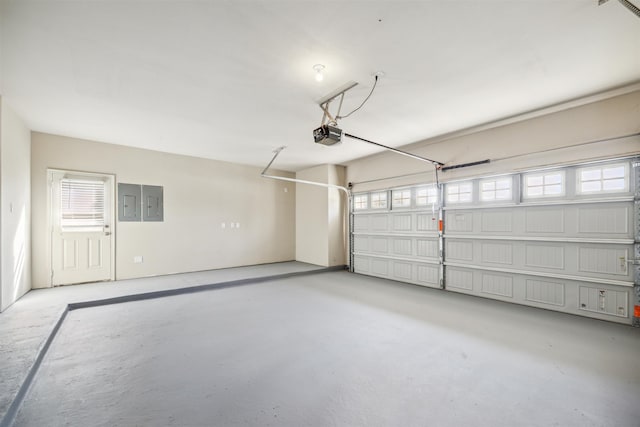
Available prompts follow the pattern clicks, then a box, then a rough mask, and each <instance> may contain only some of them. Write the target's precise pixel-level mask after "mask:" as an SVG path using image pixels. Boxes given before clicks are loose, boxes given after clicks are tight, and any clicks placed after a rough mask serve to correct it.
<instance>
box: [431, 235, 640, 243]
mask: <svg viewBox="0 0 640 427" xmlns="http://www.w3.org/2000/svg"><path fill="white" fill-rule="evenodd" d="M443 237H444V238H445V239H474V240H515V241H524V242H557V243H594V244H607V245H633V244H634V243H635V241H634V240H633V239H590V238H588V237H548V236H542V237H527V236H483V235H481V234H466V235H456V234H445V235H444V236H443Z"/></svg>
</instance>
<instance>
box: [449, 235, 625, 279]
mask: <svg viewBox="0 0 640 427" xmlns="http://www.w3.org/2000/svg"><path fill="white" fill-rule="evenodd" d="M521 239H525V238H521ZM631 256H632V253H631V247H630V246H626V245H615V244H604V243H603V244H593V243H592V244H587V243H561V242H535V241H523V240H493V239H492V240H480V239H454V238H449V239H446V240H445V257H446V260H447V261H446V263H445V264H449V263H451V264H464V265H468V266H469V267H478V268H482V269H496V270H504V269H506V270H513V271H514V272H519V273H527V272H531V273H534V274H538V275H540V274H542V275H544V274H548V275H550V276H554V275H564V276H576V277H577V278H579V277H586V278H591V279H615V280H619V281H626V282H629V283H630V282H633V279H634V277H633V271H632V269H631V268H630V267H629V265H630V264H629V262H628V260H629V259H630V257H631Z"/></svg>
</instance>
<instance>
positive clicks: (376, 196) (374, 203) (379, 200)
mask: <svg viewBox="0 0 640 427" xmlns="http://www.w3.org/2000/svg"><path fill="white" fill-rule="evenodd" d="M386 207H387V192H386V191H381V192H378V193H371V209H386Z"/></svg>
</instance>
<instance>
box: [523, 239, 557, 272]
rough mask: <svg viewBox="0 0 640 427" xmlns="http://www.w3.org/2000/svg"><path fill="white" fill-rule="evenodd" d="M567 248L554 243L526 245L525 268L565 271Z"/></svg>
mask: <svg viewBox="0 0 640 427" xmlns="http://www.w3.org/2000/svg"><path fill="white" fill-rule="evenodd" d="M565 265H566V264H565V248H564V246H563V245H561V244H557V243H556V244H553V243H525V245H524V266H525V267H526V268H530V269H541V270H548V269H550V270H554V271H555V270H564V269H565Z"/></svg>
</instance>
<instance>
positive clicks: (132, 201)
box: [118, 183, 164, 222]
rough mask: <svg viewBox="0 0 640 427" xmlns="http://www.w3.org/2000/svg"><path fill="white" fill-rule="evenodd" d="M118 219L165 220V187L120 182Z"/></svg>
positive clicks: (129, 220)
mask: <svg viewBox="0 0 640 427" xmlns="http://www.w3.org/2000/svg"><path fill="white" fill-rule="evenodd" d="M118 221H122V222H131V221H137V222H139V221H149V222H153V221H155V222H159V221H164V201H163V187H162V186H159V185H140V184H124V183H118Z"/></svg>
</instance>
